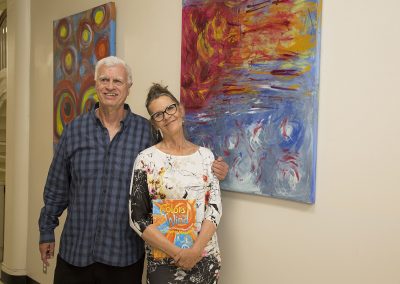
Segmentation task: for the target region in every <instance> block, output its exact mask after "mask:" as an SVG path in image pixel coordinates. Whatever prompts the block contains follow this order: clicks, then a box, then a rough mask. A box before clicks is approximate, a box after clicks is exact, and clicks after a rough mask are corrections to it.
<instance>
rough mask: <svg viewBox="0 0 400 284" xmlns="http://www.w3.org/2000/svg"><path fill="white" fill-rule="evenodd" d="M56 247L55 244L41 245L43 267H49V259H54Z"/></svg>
mask: <svg viewBox="0 0 400 284" xmlns="http://www.w3.org/2000/svg"><path fill="white" fill-rule="evenodd" d="M54 246H55V243H54V242H53V243H42V244H39V251H40V258H41V259H42V261H43V265H46V267H47V266H49V265H50V263H49V261H48V260H49V259H50V258H53V257H54Z"/></svg>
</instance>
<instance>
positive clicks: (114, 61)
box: [94, 56, 132, 84]
mask: <svg viewBox="0 0 400 284" xmlns="http://www.w3.org/2000/svg"><path fill="white" fill-rule="evenodd" d="M103 65H106V66H109V67H111V66H115V65H122V66H124V68H125V71H126V73H127V75H128V83H129V84H132V70H131V67H129V65H128V64H126V63H125V61H123V60H122V59H121V58H119V57H116V56H108V57H105V58H103V59H101V60H99V61H97V63H96V69H95V71H94V80H95V81H97V79H98V77H97V75H98V71H99V68H100V67H101V66H103Z"/></svg>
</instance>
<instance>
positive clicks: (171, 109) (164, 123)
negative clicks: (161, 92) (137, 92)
mask: <svg viewBox="0 0 400 284" xmlns="http://www.w3.org/2000/svg"><path fill="white" fill-rule="evenodd" d="M149 110H150V113H151V121H152V123H153V125H154V126H155V127H156V128H157V129H160V130H161V132H162V133H163V135H174V134H175V133H178V132H179V131H181V130H182V124H183V118H184V116H185V112H184V109H183V107H182V106H181V105H178V104H177V103H176V102H175V101H173V100H172V99H171V98H170V97H168V96H161V97H159V98H157V99H155V100H153V101H152V102H151V103H150V105H149Z"/></svg>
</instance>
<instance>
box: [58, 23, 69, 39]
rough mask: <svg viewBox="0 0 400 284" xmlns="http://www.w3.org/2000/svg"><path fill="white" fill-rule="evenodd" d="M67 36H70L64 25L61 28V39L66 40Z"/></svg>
mask: <svg viewBox="0 0 400 284" xmlns="http://www.w3.org/2000/svg"><path fill="white" fill-rule="evenodd" d="M67 35H68V29H67V27H66V26H65V25H62V26H61V27H60V37H61V38H66V37H67Z"/></svg>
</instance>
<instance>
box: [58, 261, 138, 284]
mask: <svg viewBox="0 0 400 284" xmlns="http://www.w3.org/2000/svg"><path fill="white" fill-rule="evenodd" d="M143 263H144V256H143V257H142V258H141V259H139V261H138V262H136V263H134V264H132V265H130V266H124V267H118V266H110V265H106V264H102V263H98V262H96V263H93V264H91V265H89V266H85V267H78V266H74V265H71V264H69V263H68V262H66V261H65V260H63V259H62V258H61V257H60V256H59V255H58V256H57V265H56V270H55V272H54V284H109V283H113V284H125V283H126V284H128V283H129V284H141V283H142V273H143Z"/></svg>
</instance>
